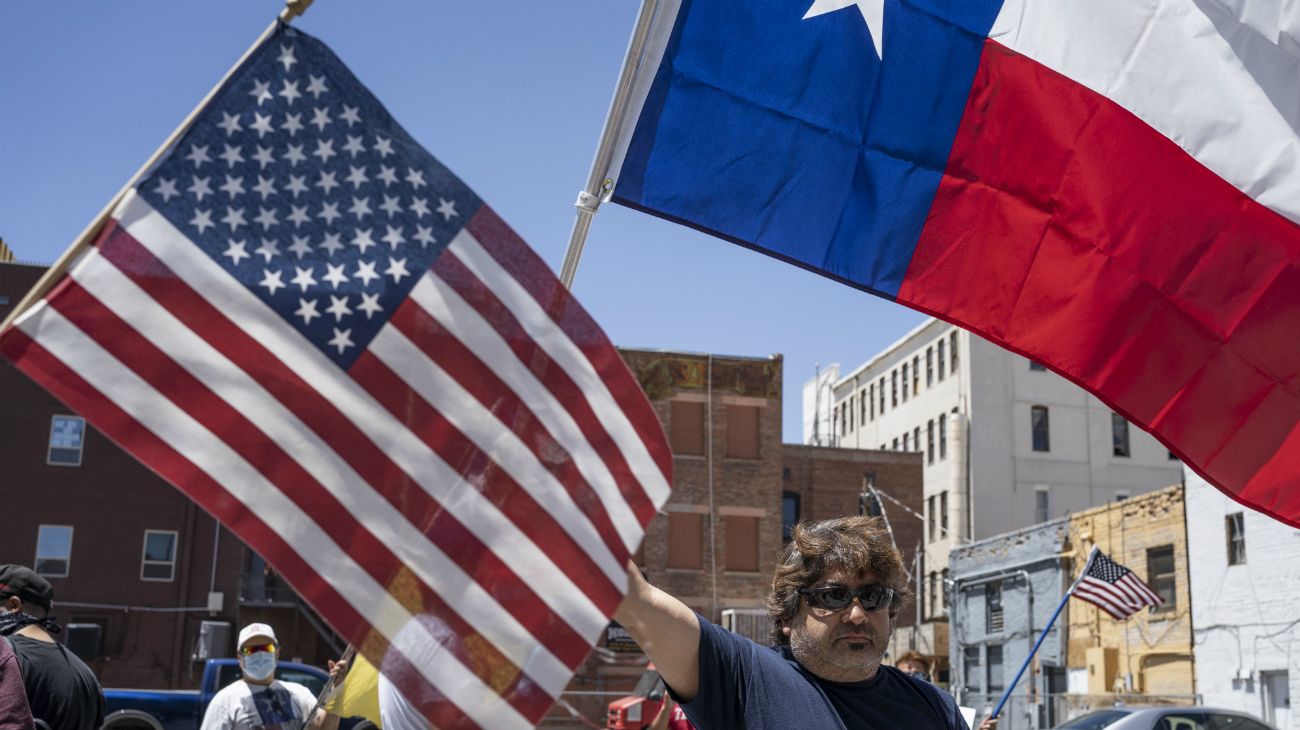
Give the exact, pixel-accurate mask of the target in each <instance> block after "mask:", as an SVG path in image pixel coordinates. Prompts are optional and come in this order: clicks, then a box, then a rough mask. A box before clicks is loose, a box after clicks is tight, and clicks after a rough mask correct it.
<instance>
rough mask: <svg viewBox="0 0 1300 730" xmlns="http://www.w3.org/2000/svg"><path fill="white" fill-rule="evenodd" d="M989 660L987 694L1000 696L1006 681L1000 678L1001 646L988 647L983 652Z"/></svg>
mask: <svg viewBox="0 0 1300 730" xmlns="http://www.w3.org/2000/svg"><path fill="white" fill-rule="evenodd" d="M985 651H986V652H987V653H988V658H989V675H988V690H987V692H988V694H990V695H1000V694H1002V690H1003V689H1004V688H1005V687H1006V679H1005V678H1004V677H1003V676H1002V646H1001V645H998V646H992V645H990V646H989V647H988V649H986V650H985Z"/></svg>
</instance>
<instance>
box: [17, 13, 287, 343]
mask: <svg viewBox="0 0 1300 730" xmlns="http://www.w3.org/2000/svg"><path fill="white" fill-rule="evenodd" d="M312 1H313V0H285V7H284V10H282V11H280V15H279V16H278V17H277V18H276V19H275V20H274V21H272V22H271V24H270V25H269V26H267V28H266V30H264V31H262V34H261V35H260V36H258V38H257V40H256V41H254V42H253V45H251V46H249V48H248V50H247V51H244V55H243V56H240V58H239V60H238V61H236V62H235V65H233V66H231V67H230V70H229V71H226V74H225V75H224V76H222V77H221V80H220V81H218V82H217V84H216V86H213V87H212V90H211V91H209V92H208V93H207V96H204V97H203V100H202V101H200V102H199V104H198V106H196V107H194V109H193V111H191V112H190V113H189V116H187V117H185V119H184V121H182V122H181V123H180V126H178V127H176V129H175V131H173V132H172V133H171V135H170V136H168V137H167V139H166V140H164V141H163V143H162V144H161V145H160V146H159V147H158V149H156V150H154V153H153V154H152V155H150V156H149V159H148V160H146V161H145V163H144V164H143V165H141V166H140V169H138V170H136V171H135V174H134V175H132V176H131V178H130V179H129V180H127V182H126V184H125V185H123V186H122V189H121V190H118V191H117V194H116V195H114V196H113V197H112V199H111V200H109V201H108V205H105V206H104V208H103V209H102V210H100V211H99V214H98V215H96V216H95V218H94V219H93V220H92V221H91V222H90V224H89V225H87V226H86V227H85V228H84V229H83V230H82V231H81V233H80V234H79V235H78V236H77V237H76V238H75V239H73V241H72V245H71V246H69V247H68V250H66V251H64V252H63V255H61V256H59V258H58V260H57V261H55V262H54V265H53V266H51V267H50V268H49V269H47V270H46V272H45V274H44V275H43V276H41V278H40V279H39V280H37V282H36V284H35V285H34V286H32V288H31V289H30V290H28V292H27V293H26V294H25V295H23V298H22V299H20V300H19V301H18V304H17V305H15V306H14V308H13V310H12V311H10V312H9V316H7V317H5V319H4V321H3V322H0V332H3V331H4V330H6V329H8V328H9V326H10V325H12V324H13V323H14V322H15V321H16V320H17V319H18V317H20V316H22V314H23V312H25V311H27V310H28V309H30V308H31V307H32V305H34V304H35V303H36V302H37V301H39V300H40V298H41V297H43V296H45V295H46V294H47V293H49V290H50V289H51V288H52V287H53V286H54V282H56V281H58V280H59V278H60V277H62V276H63V275H64V274H65V273H66V272H67V270H68V268H69V267H70V266H71V265H72V262H73V261H76V260H77V258H78V257H79V256H81V254H82V253H84V252H85V251H86V249H87V248H89V247H90V244H91V243H92V242H94V240H95V236H97V235H98V234H99V231H100V229H101V228H103V227H104V223H105V222H106V221H107V220H108V217H109V215H110V214H112V212H113V209H114V208H116V207H117V204H118V203H120V202H121V201H122V198H124V197H126V194H127V192H128V191H130V190H131V188H133V187H135V184H136V183H137V182H139V181H140V178H142V177H144V176H145V174H146V173H147V172H149V171H150V170H152V169H153V166H154V165H155V164H156V163H157V162H158V160H160V159H162V157H163V155H165V154H167V152H168V151H170V150H171V148H172V145H174V144H176V141H177V140H179V139H180V138H181V135H183V134H185V132H186V131H188V130H189V128H190V127H191V126H192V125H193V124H194V120H195V119H197V118H198V116H199V114H200V113H201V112H202V111H203V109H204V108H206V107H207V105H208V102H210V101H212V97H214V96H216V95H217V92H218V91H219V90H220V89H221V87H222V86H224V85H225V83H226V81H227V80H229V79H230V77H231V76H232V75H234V73H235V71H236V69H238V68H239V67H240V66H243V65H244V62H245V61H247V60H248V57H249V56H251V55H253V52H254V51H256V50H257V49H258V48H260V47H261V46H262V44H263V43H265V42H266V40H267V39H268V38H270V37H271V34H272V33H274V32H275V29H276V28H277V27H278V26H279V25H280V24H281V23H288V22H289V21H290V20H293V19H294V18H296V17H298V16H299V15H302V14H303V13H304V12H306V11H307V8H308V7H309V6H310V5H311V4H312Z"/></svg>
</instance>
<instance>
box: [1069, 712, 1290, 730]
mask: <svg viewBox="0 0 1300 730" xmlns="http://www.w3.org/2000/svg"><path fill="white" fill-rule="evenodd" d="M1056 728H1057V730H1067V729H1068V730H1102V729H1103V728H1104V729H1105V730H1277V728H1275V727H1273V726H1272V725H1269V724H1268V723H1266V722H1263V721H1261V720H1260V719H1259V718H1256V717H1252V716H1250V715H1247V714H1245V713H1244V712H1237V711H1235V710H1221V709H1218V708H1214V707H1108V708H1106V709H1104V710H1094V711H1092V712H1089V713H1088V714H1086V715H1082V716H1080V717H1076V718H1074V719H1073V720H1070V721H1069V722H1067V723H1065V724H1064V725H1057V726H1056Z"/></svg>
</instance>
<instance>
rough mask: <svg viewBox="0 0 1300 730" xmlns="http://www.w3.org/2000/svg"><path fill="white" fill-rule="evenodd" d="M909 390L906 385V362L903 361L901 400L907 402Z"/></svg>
mask: <svg viewBox="0 0 1300 730" xmlns="http://www.w3.org/2000/svg"><path fill="white" fill-rule="evenodd" d="M909 390H911V388H909V387H908V386H907V363H903V402H904V403H906V402H907V392H908V391H909Z"/></svg>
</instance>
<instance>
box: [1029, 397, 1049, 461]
mask: <svg viewBox="0 0 1300 730" xmlns="http://www.w3.org/2000/svg"><path fill="white" fill-rule="evenodd" d="M1029 424H1030V428H1032V429H1033V432H1034V441H1033V447H1034V451H1051V450H1052V443H1051V439H1050V435H1049V431H1048V424H1047V406H1033V407H1032V408H1030V409H1029Z"/></svg>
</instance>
